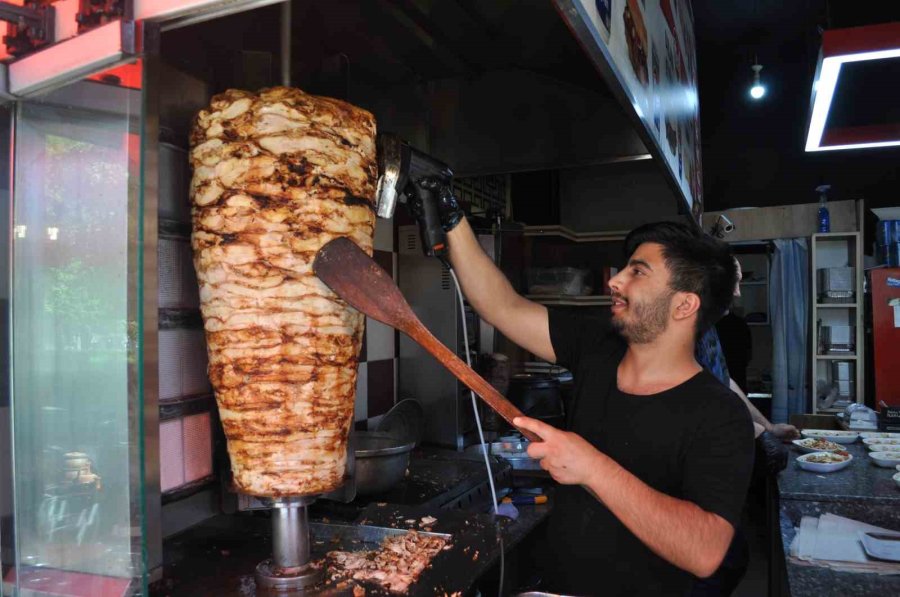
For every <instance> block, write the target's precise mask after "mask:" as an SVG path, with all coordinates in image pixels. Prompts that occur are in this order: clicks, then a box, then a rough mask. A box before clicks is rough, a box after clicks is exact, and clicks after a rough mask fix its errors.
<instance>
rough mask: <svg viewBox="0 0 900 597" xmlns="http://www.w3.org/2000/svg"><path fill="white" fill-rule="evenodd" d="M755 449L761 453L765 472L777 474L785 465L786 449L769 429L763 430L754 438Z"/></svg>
mask: <svg viewBox="0 0 900 597" xmlns="http://www.w3.org/2000/svg"><path fill="white" fill-rule="evenodd" d="M756 445H757V449H758V450H759V451H760V452H761V453H762V458H763V460H762V462H763V465H764V466H765V469H766V472H767V473H769V474H770V475H777V474H778V473H780V472H781V471H783V470H784V468H785V467H786V466H787V461H788V451H787V448H785V447H784V444H782V443H781V442H780V441H779V440H778V438H776V437H775V435H774V434H772V433H771V432H769V431H763V432H762V434H760V436H759V437H757V438H756Z"/></svg>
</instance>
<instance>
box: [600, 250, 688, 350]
mask: <svg viewBox="0 0 900 597" xmlns="http://www.w3.org/2000/svg"><path fill="white" fill-rule="evenodd" d="M662 249H663V248H662V245H659V244H656V243H644V244H642V245H641V246H639V247H638V248H637V250H636V251H635V252H634V254H633V255H632V256H631V258H630V259H629V260H628V265H627V266H626V267H625V268H624V269H623V270H622V271H621V272H619V273H618V274H616V275H615V277H613V278H612V280H610V281H609V287H610V289H611V291H612V292H611V296H612V303H613V304H612V325H613V327H614V328H615V329H616V330H617V331H618V332H619V333H620V334H621V335H622V336H623V337H624V338H625V339H626V340H628V342H629V343H632V344H645V343H648V342H652V341H653V340H655V339H656V338H657V337H658V336H659V335H660V334H661V333H663V332H664V331H665V330H666V328H667V327H668V325H669V317H670V312H671V304H672V296H673V295H674V294H675V291H673V290H672V289H671V288H669V270H668V268H667V267H666V263H665V259H664V258H663V251H662Z"/></svg>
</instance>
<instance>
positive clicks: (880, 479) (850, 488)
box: [778, 442, 900, 507]
mask: <svg viewBox="0 0 900 597" xmlns="http://www.w3.org/2000/svg"><path fill="white" fill-rule="evenodd" d="M846 448H847V451H848V452H849V453H850V454H852V455H853V462H851V463H850V466H848V467H847V468H845V469H843V470H840V471H837V472H834V473H812V472H809V471H804V470H803V469H801V468H800V466H799V465H798V464H797V463H796V459H797V457H798V456H801V455H802V454H803V452H802V451H801V450H800V449H799V448H797V446H794V445H791V446H790V448H789V450H790V458H789V461H788V466H787V468H786V469H785V470H784V471H782V472H781V474H779V475H778V492H779V495H780V496H781V499H782V500H814V501H865V502H867V503H869V504H877V503H881V504H885V505H894V506H898V507H900V487H897V484H896V483H894V480H893V479H892V478H891V477H892V476H893V475H894V473H896V472H897V470H896V469H895V468H881V467H878V466H875V464H874V463H873V462H872V459H871V458H869V454H868V450H867V449H866V446H865V445H864V444H863V443H862V442H856V443H854V444H849V445H848V446H846Z"/></svg>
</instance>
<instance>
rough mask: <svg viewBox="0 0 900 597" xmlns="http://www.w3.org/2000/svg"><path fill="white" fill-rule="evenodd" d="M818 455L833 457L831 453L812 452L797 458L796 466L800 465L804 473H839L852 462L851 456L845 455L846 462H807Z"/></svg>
mask: <svg viewBox="0 0 900 597" xmlns="http://www.w3.org/2000/svg"><path fill="white" fill-rule="evenodd" d="M818 454H821V455H824V456H834V454H832V453H831V452H813V453H812V454H804V455H803V456H798V457H797V464H798V465H800V468H802V469H803V470H805V471H810V472H812V473H833V472H834V471H839V470H841V469H842V468H845V467H847V466H849V465H850V463H851V462H853V455H852V454H847V458H846V460H844V461H842V462H831V463H824V462H809V459H810V458H812V457H813V456H816V455H818Z"/></svg>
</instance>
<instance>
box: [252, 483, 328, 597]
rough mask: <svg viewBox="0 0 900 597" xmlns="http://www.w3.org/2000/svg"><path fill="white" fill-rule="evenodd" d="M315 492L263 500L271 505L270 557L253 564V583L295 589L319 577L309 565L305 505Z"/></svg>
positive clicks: (306, 586) (311, 583)
mask: <svg viewBox="0 0 900 597" xmlns="http://www.w3.org/2000/svg"><path fill="white" fill-rule="evenodd" d="M315 499H316V498H315V496H302V497H286V498H278V499H270V500H266V502H267V504H268V505H270V506H271V507H272V557H271V558H269V559H267V560H265V561H263V562H260V563H259V565H257V566H256V585H257V586H258V587H260V588H265V589H270V590H274V591H298V590H302V589H305V588H308V587H311V586H313V585H315V584H317V583H318V582H319V581H321V580H322V577H323V576H324V573H323V571H322V570H320V569H317V568H314V567H313V566H311V565H310V559H309V557H310V554H309V552H310V549H309V546H310V541H309V518H308V515H307V511H306V507H307V506H309V505H310V504H311V503H313V501H315Z"/></svg>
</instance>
